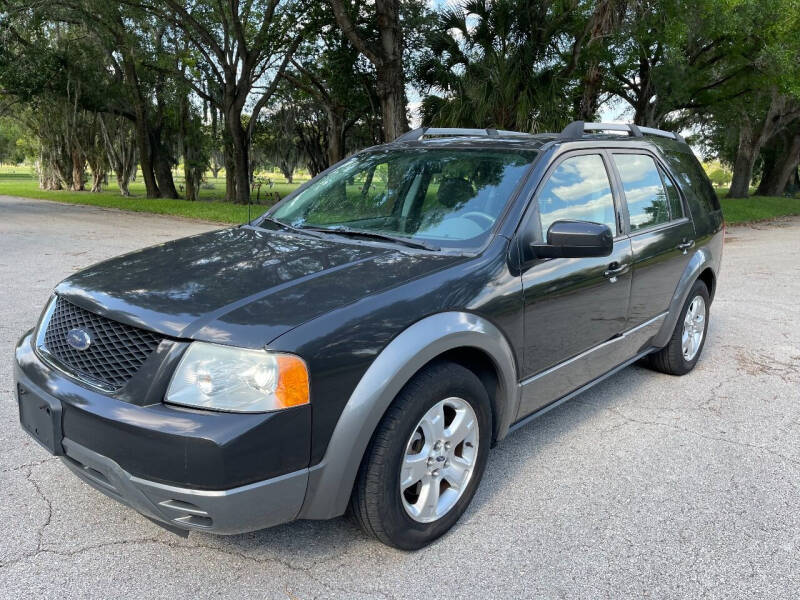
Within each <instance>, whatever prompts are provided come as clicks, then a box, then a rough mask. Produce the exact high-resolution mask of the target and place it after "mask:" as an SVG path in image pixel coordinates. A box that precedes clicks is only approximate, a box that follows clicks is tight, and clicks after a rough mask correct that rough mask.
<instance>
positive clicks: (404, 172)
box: [15, 122, 723, 549]
mask: <svg viewBox="0 0 800 600" xmlns="http://www.w3.org/2000/svg"><path fill="white" fill-rule="evenodd" d="M722 245H723V220H722V213H721V211H720V206H719V202H718V200H717V197H716V195H715V194H714V191H713V189H712V187H711V185H710V184H709V182H708V179H707V178H706V176H705V175H704V173H703V171H702V168H701V166H700V164H699V163H698V161H697V159H696V158H695V157H694V155H693V154H692V152H691V150H690V148H689V146H688V145H687V144H686V143H685V142H684V141H683V140H682V139H681V138H680V136H678V135H676V134H673V133H668V132H664V131H660V130H655V129H648V128H644V127H636V126H633V125H616V124H591V123H583V122H575V123H572V124H571V125H569V126H568V127H567V128H566V129H565V130H564V131H563V132H561V133H560V134H539V135H529V134H521V133H515V132H508V131H496V130H492V129H489V130H465V129H434V128H428V129H418V130H415V131H412V132H410V133H408V134H405V135H404V136H402V137H401V138H399V139H398V140H396V141H394V142H392V143H390V144H385V145H382V146H378V147H375V148H370V149H367V150H364V151H362V152H359V153H357V154H355V155H354V156H351V157H350V158H348V159H346V160H344V161H343V162H341V163H339V164H337V165H335V166H333V167H332V168H330V169H328V170H327V171H325V172H324V173H322V174H320V175H319V176H317V177H315V178H314V179H313V180H311V181H310V182H308V183H307V184H305V185H303V186H302V187H300V188H298V189H297V191H295V192H294V193H292V194H291V195H289V196H287V197H286V198H285V199H284V200H283V201H281V202H280V203H278V204H277V205H276V206H274V207H273V208H272V209H271V210H269V211H268V212H267V213H266V214H264V215H262V216H260V217H258V218H256V219H254V220H253V221H251V222H249V223H248V224H246V225H243V226H240V227H234V228H229V229H223V230H219V231H213V232H210V233H205V234H202V235H197V236H194V237H189V238H185V239H179V240H175V241H171V242H168V243H165V244H161V245H158V246H154V247H152V248H147V249H145V250H141V251H138V252H134V253H131V254H127V255H124V256H120V257H118V258H114V259H111V260H108V261H106V262H103V263H100V264H97V265H94V266H92V267H89V268H87V269H85V270H83V271H80V272H78V273H76V274H75V275H73V276H71V277H69V278H68V279H66V280H65V281H63V282H62V283H60V284H59V285H58V286H57V287H56V289H55V292H54V294H53V296H52V298H51V300H50V302H49V303H48V305H47V306H46V307H45V309H44V311H43V313H42V316H41V319H40V321H39V323H38V325H37V326H36V327H35V328H34V329H32V330H31V331H29V332H28V333H26V334H25V335H24V337H23V338H22V339H21V340H20V342H19V344H18V346H17V348H16V356H15V362H16V366H15V378H16V394H17V397H18V402H19V413H20V421H21V423H22V426H23V427H24V428H25V430H26V431H27V432H28V433H29V434H30V435H32V436H33V437H34V438H35V439H36V440H37V441H38V442H39V443H41V444H42V445H43V446H44V447H45V448H46V449H47V450H48V451H49V452H51V453H52V454H55V455H58V456H61V457H62V459H63V462H64V463H65V464H66V466H67V467H69V468H70V469H71V470H72V471H73V472H74V473H75V474H76V475H77V476H78V477H80V478H81V479H83V480H84V481H86V482H87V483H89V484H91V485H92V486H94V487H96V488H97V489H99V490H100V491H102V492H103V493H105V494H107V495H109V496H111V497H112V498H115V499H117V500H119V501H121V502H124V503H125V504H127V505H129V506H130V507H132V508H134V509H135V510H137V511H139V512H140V513H142V514H143V515H145V516H146V517H148V518H150V519H152V520H154V521H156V522H158V523H160V524H162V525H164V526H165V527H167V528H169V529H171V530H173V531H175V532H179V533H183V534H185V533H186V532H187V531H189V530H202V531H209V532H216V533H222V534H233V533H239V532H245V531H252V530H256V529H261V528H265V527H269V526H272V525H276V524H278V523H285V522H288V521H291V520H294V519H327V518H331V517H336V516H338V515H341V514H343V513H345V512H346V511H347V510H348V508H349V511H350V512H351V513H352V515H353V516H354V518H355V519H356V521H357V522H358V523H359V524H360V525H361V526H362V527H363V529H364V530H365V531H366V532H367V533H368V534H370V535H373V536H375V537H377V538H378V539H380V540H381V541H383V542H384V543H387V544H390V545H392V546H395V547H398V548H403V549H416V548H420V547H422V546H424V545H425V544H427V543H429V542H431V541H432V540H434V539H436V538H437V537H438V536H440V535H442V534H443V533H445V532H446V531H447V530H448V529H449V528H450V527H452V526H453V524H454V523H455V522H456V521H457V520H458V518H459V516H460V515H461V514H462V513H463V512H464V510H465V509H466V507H467V505H468V504H469V502H470V500H471V499H472V497H473V495H474V494H475V490H476V488H477V486H478V484H479V482H480V480H481V476H482V475H483V471H484V469H485V467H486V460H487V456H488V453H489V450H490V448H491V447H492V446H493V445H495V444H496V443H498V442H500V441H501V440H502V439H503V438H504V437H505V436H506V435H508V433H509V432H510V431H513V430H514V429H515V428H517V427H520V426H521V425H524V424H525V423H527V422H529V421H531V420H532V419H534V418H535V417H537V416H539V415H541V414H542V413H544V412H545V411H547V410H550V409H551V408H553V407H554V406H556V405H558V404H559V403H561V402H564V401H566V400H568V399H569V398H571V397H572V396H574V395H576V394H578V393H580V392H581V391H583V390H585V389H587V388H588V387H589V386H591V385H593V384H595V383H597V382H598V381H600V380H602V379H603V378H605V377H607V376H609V375H612V374H613V373H615V372H616V371H618V370H620V369H622V368H624V367H625V366H627V365H629V364H631V363H633V362H634V361H639V360H642V361H646V362H647V363H648V364H649V365H650V366H651V367H652V368H654V369H656V370H658V371H662V372H664V373H669V374H672V375H683V374H685V373H687V372H689V371H691V370H692V368H693V367H694V366H695V364H696V363H697V361H698V359H699V357H700V354H701V352H702V349H703V343H704V341H705V338H706V331H707V328H708V321H709V309H710V306H711V302H712V300H713V298H714V291H715V287H716V282H717V274H718V271H719V267H720V259H721V253H722Z"/></svg>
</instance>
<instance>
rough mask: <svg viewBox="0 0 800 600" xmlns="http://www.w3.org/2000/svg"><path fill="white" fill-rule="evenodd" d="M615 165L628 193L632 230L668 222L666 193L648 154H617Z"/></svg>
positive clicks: (627, 200)
mask: <svg viewBox="0 0 800 600" xmlns="http://www.w3.org/2000/svg"><path fill="white" fill-rule="evenodd" d="M614 162H615V163H616V165H617V169H618V170H619V175H620V178H621V179H622V188H623V189H624V190H625V200H626V202H627V203H628V214H629V215H630V221H631V231H636V230H639V229H646V228H647V227H652V226H653V225H659V224H661V223H666V222H667V221H669V218H670V217H669V202H668V200H667V192H666V190H665V189H664V184H663V182H662V181H661V175H660V174H659V172H658V167H657V166H656V163H655V161H654V160H653V159H652V157H650V156H647V155H645V154H615V155H614Z"/></svg>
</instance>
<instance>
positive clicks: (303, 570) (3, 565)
mask: <svg viewBox="0 0 800 600" xmlns="http://www.w3.org/2000/svg"><path fill="white" fill-rule="evenodd" d="M50 460H57V459H55V458H51V459H44V460H41V461H38V462H36V463H31V464H29V465H24V466H20V467H16V468H14V469H10V470H16V471H18V470H22V469H23V468H27V473H26V475H25V479H26V481H28V482H30V484H31V485H32V486H33V488H34V489H35V490H36V494H37V495H38V496H39V497H40V498H41V499H42V501H43V502H44V503H45V504H46V506H47V511H46V516H45V519H44V523H42V524H41V525H40V526H39V527H37V528H36V549H35V550H34V551H33V552H29V553H27V554H25V555H24V556H21V557H20V558H18V559H16V560H13V561H9V562H0V570H2V569H10V568H12V567H14V566H16V565H18V564H20V563H24V562H30V561H32V560H34V559H35V558H36V557H38V556H39V555H41V554H50V555H53V556H59V557H64V558H71V557H74V556H77V555H79V554H84V553H86V552H91V551H93V550H102V549H104V548H111V547H117V546H139V545H145V544H156V545H161V546H164V547H166V548H170V549H188V550H207V551H210V552H216V553H219V554H223V555H226V556H230V557H232V558H237V559H240V560H244V561H247V562H251V563H255V564H259V565H269V564H277V565H280V566H282V567H284V568H285V569H286V570H287V571H289V572H292V573H296V574H302V575H305V576H306V577H307V578H308V579H310V580H311V581H312V582H314V583H316V584H317V585H319V586H320V587H322V588H323V589H325V590H326V591H332V592H341V593H345V594H352V593H353V592H354V591H359V592H363V593H365V594H379V595H380V596H382V597H384V598H386V599H387V600H393V599H394V596H393V595H392V594H391V593H389V592H387V591H385V590H379V589H364V588H361V589H355V588H350V589H347V588H342V587H339V586H336V585H333V584H331V583H328V582H326V581H324V580H322V579H320V578H319V577H317V576H316V575H315V574H314V573H313V570H314V569H318V568H320V567H321V566H323V565H325V564H326V563H328V562H332V561H334V560H336V559H337V558H341V555H339V554H335V553H332V554H331V555H330V556H327V557H325V558H323V559H320V560H315V561H313V562H312V563H311V564H309V565H308V566H299V565H296V564H294V563H293V562H292V561H288V560H281V559H280V558H277V557H269V558H266V557H265V558H259V557H255V556H251V555H249V554H246V553H245V552H240V551H236V550H232V549H229V548H222V547H219V546H212V545H208V544H197V543H195V544H184V543H179V542H175V541H169V540H164V539H160V538H157V537H147V538H141V539H136V540H117V541H113V542H100V543H97V544H89V545H87V546H82V547H80V548H76V549H74V550H68V551H64V550H56V549H53V548H46V547H44V546H43V540H44V530H45V529H46V528H47V527H48V526H49V525H50V523H51V521H52V518H53V504H52V501H51V500H50V499H49V498H48V497H47V495H46V494H45V493H44V491H43V490H42V488H41V486H40V485H39V483H38V482H37V481H36V479H35V478H34V475H33V471H34V467H36V466H39V465H41V464H43V463H45V462H48V461H50ZM287 595H289V594H288V592H287ZM318 597H319V595H316V596H314V598H318Z"/></svg>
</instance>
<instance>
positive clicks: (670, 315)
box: [652, 247, 716, 348]
mask: <svg viewBox="0 0 800 600" xmlns="http://www.w3.org/2000/svg"><path fill="white" fill-rule="evenodd" d="M714 266H715V265H714V260H713V256H712V255H711V251H710V250H709V249H708V248H707V247H703V248H700V249H698V250H697V252H695V253H694V255H693V256H692V258H691V259H690V260H689V264H688V265H686V268H685V269H684V270H683V275H681V278H680V280H679V281H678V285H677V287H676V288H675V293H674V294H673V295H672V299H671V300H670V303H669V308H668V309H667V318H666V319H665V320H664V323H663V324H662V325H661V329H660V330H659V331H658V333H657V334H656V335H655V336H654V337H653V344H652V345H653V346H655V347H656V348H663V347H664V346H666V345H667V344H668V343H669V339H670V337H672V332H673V331H674V330H675V325H676V324H677V322H678V317H679V316H680V314H681V310H682V309H683V305H684V303H685V302H686V298H687V297H688V296H689V291H691V289H692V285H694V282H695V281H696V280H697V278H698V277H699V276H700V273H702V272H703V271H705V270H706V268H708V267H711V268H712V270H714V275H715V276H716V269H714Z"/></svg>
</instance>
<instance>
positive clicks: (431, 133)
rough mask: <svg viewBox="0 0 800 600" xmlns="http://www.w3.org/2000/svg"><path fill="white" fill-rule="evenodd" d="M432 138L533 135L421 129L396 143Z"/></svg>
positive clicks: (462, 129) (454, 128) (530, 135)
mask: <svg viewBox="0 0 800 600" xmlns="http://www.w3.org/2000/svg"><path fill="white" fill-rule="evenodd" d="M426 137H427V138H432V137H490V138H497V137H504V138H509V137H512V138H513V137H516V138H531V137H533V134H530V133H522V132H519V131H505V130H502V129H501V130H499V131H498V130H497V129H469V128H462V127H420V128H418V129H414V130H412V131H409V132H407V133H404V134H403V135H401V136H400V137H399V138H397V139H396V140H395V142H417V141H420V140H422V139H424V138H426Z"/></svg>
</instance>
